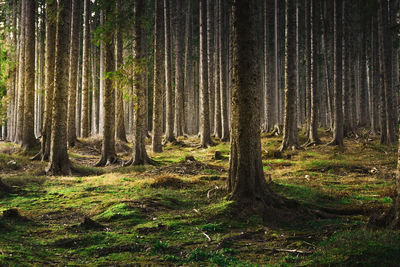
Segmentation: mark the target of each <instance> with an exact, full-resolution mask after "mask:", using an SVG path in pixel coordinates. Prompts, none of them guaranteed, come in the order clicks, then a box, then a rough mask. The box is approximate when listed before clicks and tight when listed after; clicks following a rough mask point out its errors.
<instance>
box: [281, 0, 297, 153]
mask: <svg viewBox="0 0 400 267" xmlns="http://www.w3.org/2000/svg"><path fill="white" fill-rule="evenodd" d="M285 11H286V12H285V14H286V30H285V39H286V45H285V115H284V125H283V127H284V128H283V141H282V147H281V150H286V149H288V148H292V149H295V148H296V147H297V146H298V144H297V138H296V136H297V126H296V125H295V124H294V123H293V122H294V117H295V116H296V107H297V105H296V67H295V66H296V1H295V0H286V10H285ZM294 127H295V129H293V128H294ZM294 133H296V136H295V134H294Z"/></svg>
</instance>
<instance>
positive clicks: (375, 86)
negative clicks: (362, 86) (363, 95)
mask: <svg viewBox="0 0 400 267" xmlns="http://www.w3.org/2000/svg"><path fill="white" fill-rule="evenodd" d="M371 33H372V36H371V39H372V41H371V46H372V48H371V60H372V64H371V67H372V77H371V78H372V89H371V91H372V94H371V95H372V97H371V99H372V105H371V106H372V110H371V131H372V134H373V135H378V132H379V36H378V23H377V18H376V14H374V16H373V19H372V30H371Z"/></svg>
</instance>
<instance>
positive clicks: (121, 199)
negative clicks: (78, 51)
mask: <svg viewBox="0 0 400 267" xmlns="http://www.w3.org/2000/svg"><path fill="white" fill-rule="evenodd" d="M320 135H321V136H323V137H322V140H323V141H324V142H325V143H326V142H328V141H329V135H328V134H327V133H325V132H324V131H323V130H321V131H320ZM181 141H182V143H181V144H180V145H167V146H166V148H165V150H164V152H163V153H161V154H152V153H149V155H150V157H151V158H152V159H154V160H155V161H156V162H157V163H158V164H157V166H137V167H121V166H111V167H105V168H94V167H88V166H93V165H94V164H95V162H96V160H97V159H98V158H99V156H100V144H101V142H100V140H95V139H90V140H80V142H79V143H78V145H77V147H76V148H74V149H72V150H71V151H70V158H71V160H72V162H73V164H74V166H75V169H76V171H75V172H76V173H75V174H74V176H72V177H46V176H45V175H44V172H43V170H44V169H45V166H46V164H45V163H41V162H32V161H30V157H32V155H33V154H34V152H30V153H24V152H21V150H20V148H19V147H18V146H15V145H13V144H10V143H0V178H1V179H2V181H3V182H4V183H6V184H8V185H10V186H12V189H13V192H11V193H7V194H6V193H4V192H3V193H1V192H0V214H2V213H3V216H0V266H1V265H5V266H30V265H35V266H52V265H56V266H66V265H68V266H121V265H122V266H126V265H130V266H140V265H155V266H159V265H179V266H182V265H205V266H208V265H214V266H228V265H234V266H306V265H314V266H321V265H331V266H332V265H333V266H337V265H346V266H398V263H399V262H400V245H399V244H400V233H399V232H396V231H389V230H369V229H368V228H366V224H367V222H368V219H369V216H370V215H371V214H373V213H374V212H376V211H378V210H384V209H387V208H388V207H389V206H390V204H391V202H392V195H391V194H392V192H393V189H394V175H395V169H396V158H397V149H396V148H395V147H387V146H381V145H379V144H378V142H379V141H378V140H377V139H373V140H363V139H360V140H356V139H348V140H346V142H345V148H343V149H338V148H334V147H327V146H325V145H321V146H317V147H310V148H307V149H305V150H298V151H294V152H293V151H290V152H287V153H284V154H281V153H279V152H278V148H279V145H280V137H269V138H267V137H264V138H263V142H262V147H263V162H264V171H265V174H266V177H267V179H268V180H269V182H270V184H271V186H272V188H273V189H274V190H275V191H276V192H278V193H279V194H281V195H283V196H285V197H287V198H290V199H295V200H297V201H299V202H300V203H301V204H302V205H304V206H306V207H310V208H311V209H319V210H323V211H329V212H330V213H331V214H333V213H334V214H335V215H333V216H331V217H330V218H328V219H322V218H315V219H309V218H301V216H299V218H298V220H294V221H293V222H292V223H287V224H277V225H265V224H263V221H262V219H261V218H260V217H257V216H247V217H245V218H240V217H238V216H235V215H234V214H235V213H233V212H231V211H232V205H231V202H230V201H228V200H227V199H226V191H225V189H224V188H225V184H226V179H227V169H228V164H229V160H228V158H229V144H228V143H218V145H217V146H215V147H211V148H209V149H199V148H198V147H197V144H198V139H197V138H194V137H191V138H186V139H184V140H181ZM301 141H302V142H305V139H304V136H302V137H301ZM129 149H130V148H129V145H125V144H118V146H117V150H118V152H119V155H120V156H121V158H123V159H125V160H127V159H129V154H130V152H129ZM216 151H219V152H220V153H219V154H220V155H218V156H219V157H218V159H215V158H214V156H215V152H216ZM188 156H192V157H194V159H195V161H193V160H185V159H189V158H188ZM13 209H16V210H17V211H18V212H17V211H15V210H13ZM10 210H11V211H10ZM4 211H5V212H4ZM271 216H273V214H272V215H271Z"/></svg>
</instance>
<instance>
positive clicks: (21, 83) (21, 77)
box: [15, 0, 27, 144]
mask: <svg viewBox="0 0 400 267" xmlns="http://www.w3.org/2000/svg"><path fill="white" fill-rule="evenodd" d="M26 2H27V1H26V0H25V1H22V2H21V19H20V21H21V22H20V24H21V25H20V26H21V29H20V32H21V33H20V41H19V60H18V101H17V102H18V104H17V123H16V125H17V127H16V133H15V143H17V144H21V143H22V138H23V130H24V93H25V71H24V66H25V48H26V45H25V31H26V27H25V21H26V12H25V11H26Z"/></svg>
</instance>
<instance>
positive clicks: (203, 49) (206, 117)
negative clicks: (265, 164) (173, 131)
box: [200, 0, 213, 147]
mask: <svg viewBox="0 0 400 267" xmlns="http://www.w3.org/2000/svg"><path fill="white" fill-rule="evenodd" d="M206 1H207V0H200V106H201V116H200V143H201V147H209V146H211V145H213V142H212V140H211V133H210V112H209V98H208V97H209V94H208V64H207V60H208V58H207V5H206Z"/></svg>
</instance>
